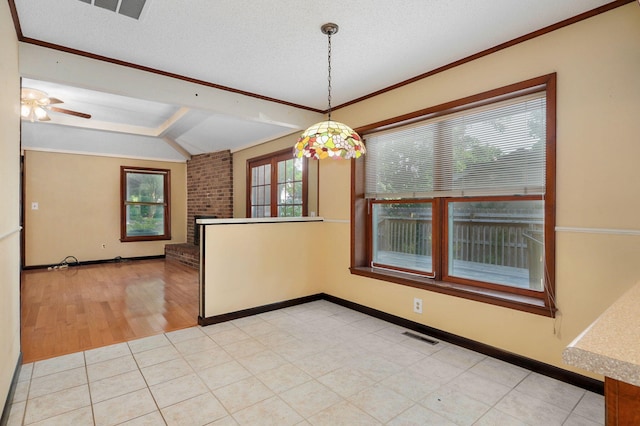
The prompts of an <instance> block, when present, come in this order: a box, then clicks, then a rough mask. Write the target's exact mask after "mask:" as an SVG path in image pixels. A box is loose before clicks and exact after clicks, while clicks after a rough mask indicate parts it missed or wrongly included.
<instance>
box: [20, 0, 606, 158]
mask: <svg viewBox="0 0 640 426" xmlns="http://www.w3.org/2000/svg"><path fill="white" fill-rule="evenodd" d="M121 1H124V0H121ZM10 2H13V3H14V4H15V9H16V11H17V17H18V21H19V25H20V30H21V32H22V39H23V40H24V42H25V43H27V44H31V43H30V42H31V41H32V40H36V41H38V42H45V43H51V44H54V45H58V46H62V47H64V48H68V49H76V50H79V51H82V52H87V53H90V54H93V55H100V56H102V57H106V58H110V59H113V60H117V61H124V62H127V63H131V64H135V65H138V66H142V67H148V68H152V69H155V70H159V71H161V72H165V73H171V74H175V75H179V76H183V77H185V78H187V79H193V80H197V81H202V82H206V83H208V84H212V85H218V86H224V87H226V88H230V89H232V91H231V92H225V93H227V94H228V96H226V97H225V96H221V97H218V98H216V101H215V102H210V103H209V104H207V103H205V102H204V101H203V100H202V99H201V100H200V101H199V103H198V102H195V101H194V102H187V101H185V100H184V98H180V97H174V98H171V97H169V96H165V97H164V98H163V99H164V101H158V99H159V98H160V97H161V96H160V95H159V94H158V93H157V92H162V90H163V88H162V87H155V88H149V89H147V91H146V92H145V91H144V90H142V89H140V90H135V91H136V93H135V94H131V93H129V92H130V90H127V89H126V85H125V84H124V82H123V85H122V87H121V88H119V87H117V83H111V84H110V85H109V92H111V93H107V91H105V88H104V87H99V86H100V84H98V83H96V84H94V85H93V87H91V86H89V85H88V84H87V80H82V79H80V78H74V77H73V76H71V74H74V75H77V74H78V71H77V70H74V72H73V73H68V75H67V76H64V77H63V76H61V74H60V73H59V71H58V73H57V74H56V73H55V72H53V71H51V70H48V69H47V67H31V68H28V67H27V66H25V67H24V68H23V67H22V65H21V70H22V73H23V77H25V78H24V79H23V86H27V87H32V88H36V89H39V90H43V91H45V92H47V93H48V94H49V95H50V96H53V97H57V98H60V99H62V100H63V101H64V104H62V105H60V106H61V107H63V108H68V109H72V110H78V111H82V112H86V113H89V114H91V115H92V118H91V119H90V120H84V119H80V118H73V117H70V116H63V115H61V114H54V113H52V114H51V117H52V121H51V122H50V123H49V124H47V123H29V122H24V126H23V145H25V146H26V147H29V146H32V147H36V148H38V147H39V148H43V149H52V150H54V149H59V150H66V151H74V152H76V151H77V152H84V151H87V152H96V153H102V154H109V155H118V154H122V155H130V156H139V157H146V158H166V159H170V160H176V161H180V160H183V159H184V157H185V156H188V155H189V154H191V155H193V154H199V153H204V152H212V151H217V150H221V149H231V150H235V149H240V148H243V147H247V146H251V145H254V144H257V143H262V142H265V141H267V140H270V139H274V138H277V137H280V136H283V135H286V134H290V133H294V132H297V131H299V130H300V129H302V128H304V127H306V126H307V125H309V124H312V123H313V122H314V121H319V118H320V116H319V114H318V113H317V112H319V111H323V110H325V109H326V107H327V37H326V36H325V35H323V34H322V33H321V32H320V26H321V25H322V24H324V23H326V22H335V23H337V24H338V25H339V26H340V30H339V32H338V34H336V35H335V36H334V37H333V40H332V42H333V43H332V45H333V46H332V47H333V49H332V87H333V90H332V104H333V106H338V105H340V104H343V103H346V102H349V101H352V100H354V99H358V98H360V97H363V96H366V95H368V94H370V93H373V92H376V91H378V90H381V89H384V88H386V87H389V86H392V85H394V84H396V83H399V82H402V81H405V80H407V79H410V78H412V77H415V76H418V75H421V74H424V73H426V72H428V71H431V70H434V69H436V68H439V67H441V66H444V65H447V64H450V63H452V62H454V61H457V60H460V59H463V58H466V57H468V56H470V55H473V54H475V53H478V52H481V51H483V50H486V49H489V48H492V47H494V46H497V45H499V44H501V43H505V42H507V41H510V40H513V39H515V38H517V37H520V36H523V35H526V34H529V33H531V32H534V31H537V30H539V29H542V28H544V27H547V26H549V25H552V24H555V23H558V22H560V21H562V20H565V19H568V18H571V17H574V16H576V15H579V14H581V13H583V12H587V11H589V10H592V9H595V8H597V7H599V6H602V5H605V4H608V3H611V0H562V1H559V0H491V1H486V0H485V1H478V0H447V1H442V0H402V1H399V0H398V1H392V0H349V1H339V0H278V1H270V2H267V1H255V0H253V1H252V0H216V1H212V0H147V4H146V5H145V7H144V9H143V11H142V15H141V17H140V19H139V20H135V19H133V18H129V17H127V16H123V15H120V14H117V13H114V12H111V11H109V10H106V9H102V8H100V7H96V6H94V5H91V4H87V3H85V2H83V1H80V0H57V1H51V0H10ZM23 44H24V43H23ZM36 52H37V51H36ZM21 54H22V52H21ZM36 54H37V53H36ZM22 56H25V57H27V56H28V55H27V54H23V55H22ZM22 56H21V61H22ZM25 62H28V61H27V60H26V59H25ZM107 72H108V71H105V73H107ZM95 77H96V76H95V75H94V76H93V78H94V79H95ZM105 79H106V78H105ZM63 80H64V81H63ZM105 87H106V86H105ZM205 89H206V90H209V91H212V90H217V89H211V88H205ZM238 91H241V92H245V93H249V94H254V95H257V97H247V96H243V95H241V94H238V93H237V92H238ZM124 95H128V96H124ZM196 96H197V95H196ZM243 98H247V99H243ZM265 98H268V99H266V100H265ZM269 99H273V100H279V101H281V102H284V103H286V104H287V105H282V103H277V102H272V101H270V100H269ZM167 100H170V101H171V102H167ZM249 103H251V105H252V107H251V108H254V109H256V111H260V113H259V114H253V113H252V112H250V113H248V114H247V113H245V112H243V111H241V108H238V105H239V104H242V105H248V104H249ZM296 106H300V107H302V108H297V107H296ZM251 108H249V109H251ZM283 108H286V109H287V110H289V111H290V113H287V112H286V111H284V110H283ZM310 110H311V111H310ZM313 110H315V111H316V112H313ZM287 114H289V115H291V117H293V116H295V119H294V118H292V119H290V120H289V119H285V118H286V117H287ZM270 115H273V116H270ZM276 116H277V117H278V118H277V119H274V117H276ZM283 117H285V118H283ZM72 126H73V127H72ZM75 126H79V127H75ZM92 128H93V129H94V130H91V129H92ZM95 129H99V130H95ZM105 132H107V134H106V135H105V134H103V133H105ZM64 135H66V137H65V136H64ZM69 135H71V136H69ZM86 138H89V140H91V144H89V143H83V142H82V141H83V140H86ZM147 139H148V140H147ZM149 140H151V141H154V140H155V141H154V142H155V143H150V142H149ZM160 147H162V148H160ZM134 148H135V149H134Z"/></svg>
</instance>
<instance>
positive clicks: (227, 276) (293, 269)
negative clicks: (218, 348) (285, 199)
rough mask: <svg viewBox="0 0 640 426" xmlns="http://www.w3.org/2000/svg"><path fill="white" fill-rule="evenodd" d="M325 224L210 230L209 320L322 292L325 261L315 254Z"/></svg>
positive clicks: (207, 241)
mask: <svg viewBox="0 0 640 426" xmlns="http://www.w3.org/2000/svg"><path fill="white" fill-rule="evenodd" d="M322 225H323V224H322V223H321V222H309V223H303V222H300V223H261V224H239V225H228V224H226V225H207V226H206V234H205V236H206V237H205V249H206V256H205V280H204V282H205V284H206V288H205V306H204V316H205V317H211V316H214V315H221V314H226V313H229V312H235V311H239V310H242V309H247V308H253V307H256V306H264V305H268V304H271V303H276V302H282V301H285V300H291V299H296V298H299V297H303V296H309V295H313V294H317V293H320V292H322V281H321V280H320V279H319V276H321V274H319V273H318V272H319V271H320V270H321V269H322V268H324V263H325V262H322V261H321V259H316V258H315V257H314V255H313V254H314V253H315V248H316V241H318V240H319V239H321V238H322V234H321V232H322ZM310 261H311V262H313V266H311V267H310V265H309V262H310Z"/></svg>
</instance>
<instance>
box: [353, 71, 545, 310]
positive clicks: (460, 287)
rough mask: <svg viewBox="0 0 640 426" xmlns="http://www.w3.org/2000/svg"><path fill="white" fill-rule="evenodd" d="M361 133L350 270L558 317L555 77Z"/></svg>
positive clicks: (354, 176)
mask: <svg viewBox="0 0 640 426" xmlns="http://www.w3.org/2000/svg"><path fill="white" fill-rule="evenodd" d="M372 127H373V126H372ZM362 133H363V134H364V139H365V143H366V146H367V155H366V156H365V161H364V163H363V164H362V163H358V162H355V163H354V167H355V171H354V172H353V173H352V177H353V179H354V183H353V187H354V191H356V194H357V195H356V196H354V197H352V200H353V202H354V203H355V204H354V208H353V212H355V213H354V220H353V221H352V227H353V230H352V235H353V238H354V244H353V247H354V249H353V250H354V251H353V256H352V262H354V264H352V268H351V270H352V272H353V273H357V274H362V275H366V276H369V277H375V278H381V279H384V280H387V281H393V282H398V283H401V284H408V285H412V286H416V285H421V286H422V285H426V288H431V287H429V286H428V285H427V284H429V283H441V282H445V283H447V285H446V286H444V287H443V286H442V285H437V286H435V287H433V288H432V289H434V290H435V291H445V290H444V289H445V288H446V292H450V293H452V294H456V295H458V294H460V295H463V297H468V298H476V299H478V298H480V297H479V296H478V294H482V297H481V299H482V300H483V301H486V300H497V301H498V302H497V304H501V305H503V306H512V307H516V308H518V309H520V308H522V303H520V302H518V303H516V302H513V300H514V299H513V297H514V294H515V295H517V297H518V298H520V299H518V300H520V301H522V300H527V301H532V302H531V305H532V306H535V308H533V307H531V306H529V307H528V308H527V309H530V311H535V310H536V309H537V311H536V312H538V313H541V314H543V315H549V316H553V312H554V311H553V306H554V302H553V299H552V297H553V282H554V277H555V272H554V269H555V261H554V255H553V253H554V251H555V249H554V244H555V242H554V237H553V236H554V226H555V211H554V209H555V170H551V171H550V170H548V165H549V164H552V165H553V164H555V74H550V75H548V76H543V77H538V78H535V79H531V80H528V81H526V82H522V83H516V84H514V85H511V86H506V87H504V88H500V89H495V90H492V91H489V92H486V93H484V94H479V95H475V96H470V97H469V98H466V99H461V100H458V101H453V102H449V103H446V104H443V105H442V107H433V108H428V109H425V110H424V112H423V113H422V115H419V114H407V115H405V116H402V117H400V119H399V120H398V121H396V122H393V120H386V121H384V124H383V127H380V128H377V129H376V128H373V129H372V130H371V131H370V132H369V133H367V132H366V131H365V132H362ZM429 280H432V281H429ZM503 295H504V296H503ZM547 307H551V308H550V309H549V311H548V312H546V313H545V311H544V309H545V308H547Z"/></svg>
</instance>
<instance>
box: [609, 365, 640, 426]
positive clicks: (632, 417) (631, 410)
mask: <svg viewBox="0 0 640 426" xmlns="http://www.w3.org/2000/svg"><path fill="white" fill-rule="evenodd" d="M604 400H605V407H606V414H605V418H606V424H607V426H636V425H640V387H638V386H634V385H630V384H629V383H625V382H621V381H619V380H616V379H612V378H610V377H605V379H604Z"/></svg>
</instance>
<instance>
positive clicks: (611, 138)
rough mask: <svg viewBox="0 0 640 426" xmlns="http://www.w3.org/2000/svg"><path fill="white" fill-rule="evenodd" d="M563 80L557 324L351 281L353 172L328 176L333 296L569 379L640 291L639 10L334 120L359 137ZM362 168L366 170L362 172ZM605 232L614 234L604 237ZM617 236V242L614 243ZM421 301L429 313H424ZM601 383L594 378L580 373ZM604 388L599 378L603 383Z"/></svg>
mask: <svg viewBox="0 0 640 426" xmlns="http://www.w3.org/2000/svg"><path fill="white" fill-rule="evenodd" d="M553 72H556V73H557V77H558V78H557V88H558V90H557V166H556V175H557V207H556V218H557V226H558V228H557V232H556V264H557V266H556V290H557V306H558V308H559V312H558V315H557V317H556V318H555V319H553V318H548V317H544V316H539V315H534V314H529V313H525V312H521V311H517V310H513V309H507V308H503V307H498V306H494V305H490V304H485V303H480V302H475V301H471V300H467V299H462V298H458V297H453V296H448V295H444V294H440V293H436V292H431V291H427V290H423V289H418V288H413V287H407V286H402V285H398V284H392V283H388V282H384V281H380V280H375V279H370V278H365V277H360V276H354V275H350V273H349V269H348V268H349V258H350V257H349V245H350V228H349V218H350V216H349V212H350V166H349V164H342V163H341V164H337V163H335V162H321V164H320V173H319V175H320V183H319V187H320V197H319V198H320V205H321V206H322V216H323V217H328V218H332V219H334V221H333V222H332V223H325V224H324V226H325V232H324V238H323V240H322V241H321V242H319V245H318V250H319V252H321V253H331V254H332V262H326V263H325V264H324V267H323V269H324V271H323V273H324V274H325V277H324V282H325V284H324V291H325V292H326V293H328V294H331V295H334V296H337V297H340V298H343V299H346V300H349V301H352V302H355V303H359V304H362V305H365V306H369V307H372V308H375V309H378V310H381V311H384V312H388V313H390V314H393V315H397V316H400V317H403V318H407V319H409V320H412V321H416V322H418V323H422V324H425V325H428V326H431V327H435V328H438V329H441V330H444V331H447V332H450V333H453V334H456V335H460V336H463V337H466V338H469V339H472V340H475V341H478V342H481V343H484V344H488V345H491V346H494V347H497V348H500V349H502V350H505V351H509V352H512V353H516V354H519V355H522V356H525V357H529V358H532V359H535V360H538V361H541V362H544V363H548V364H551V365H554V366H557V367H560V368H564V369H568V370H575V369H573V368H572V367H569V366H567V365H566V364H564V363H563V362H562V358H561V354H562V351H563V349H564V348H565V347H566V346H567V345H568V344H569V343H570V342H571V341H572V340H573V339H574V338H575V337H576V336H577V335H578V334H579V333H581V332H582V331H583V330H584V329H585V328H586V327H588V326H589V324H590V323H591V322H593V321H594V320H595V319H596V318H597V317H598V315H600V314H601V313H602V312H603V311H604V310H605V309H606V308H607V307H608V306H609V305H610V304H611V303H612V302H614V301H615V300H616V299H617V298H618V297H620V296H621V295H622V294H623V293H624V292H625V291H626V290H627V289H629V288H630V287H632V286H633V285H634V284H635V283H636V282H638V281H639V280H640V262H638V259H640V222H639V221H638V211H640V184H639V180H638V172H637V169H638V164H637V163H638V159H639V158H640V143H638V135H640V120H638V111H639V109H638V106H639V105H640V78H638V75H640V7H638V4H637V3H636V2H633V3H629V4H626V5H624V6H621V7H618V8H616V9H613V10H611V11H609V12H606V13H603V14H600V15H597V16H595V17H592V18H589V19H587V20H583V21H580V22H577V23H574V24H572V25H570V26H567V27H564V28H561V29H559V30H556V31H554V32H551V33H548V34H545V35H543V36H540V37H537V38H535V39H532V40H529V41H526V42H524V43H520V44H517V45H515V46H512V47H509V48H507V49H503V50H500V51H497V52H494V53H492V54H490V55H487V56H484V57H481V58H479V59H476V60H474V61H472V62H468V63H465V64H463V65H460V66H457V67H455V68H452V69H449V70H447V71H444V72H441V73H438V74H435V75H433V76H430V77H428V78H425V79H422V80H419V81H416V82H414V83H412V84H410V85H407V86H403V87H399V88H397V89H395V90H393V91H391V92H387V93H384V94H380V95H378V96H376V97H373V98H370V99H366V100H364V101H361V102H359V103H357V104H354V105H350V106H348V107H345V108H340V109H337V110H334V112H333V115H334V117H335V118H336V119H337V120H339V121H341V122H344V123H348V124H349V125H350V126H352V127H354V128H357V127H359V126H364V125H367V124H371V123H376V122H379V121H382V120H386V119H390V118H393V117H397V116H400V115H403V114H406V113H409V112H413V111H418V110H420V109H423V108H427V107H431V106H435V105H439V104H442V103H445V102H448V101H453V100H456V99H460V98H463V97H465V96H470V95H474V94H477V93H481V92H484V91H487V90H491V89H495V88H499V87H502V86H506V85H509V84H512V83H516V82H520V81H524V80H527V79H530V78H533V77H538V76H541V75H546V74H549V73H553ZM356 161H362V160H356ZM603 230H604V232H603ZM607 230H608V231H607ZM414 297H419V298H422V299H423V306H424V313H423V314H421V315H420V314H414V313H413V312H412V301H413V298H414ZM578 372H579V373H581V374H584V375H588V376H592V377H594V375H593V374H591V373H588V372H585V371H578ZM596 377H597V376H596Z"/></svg>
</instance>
